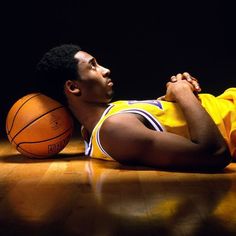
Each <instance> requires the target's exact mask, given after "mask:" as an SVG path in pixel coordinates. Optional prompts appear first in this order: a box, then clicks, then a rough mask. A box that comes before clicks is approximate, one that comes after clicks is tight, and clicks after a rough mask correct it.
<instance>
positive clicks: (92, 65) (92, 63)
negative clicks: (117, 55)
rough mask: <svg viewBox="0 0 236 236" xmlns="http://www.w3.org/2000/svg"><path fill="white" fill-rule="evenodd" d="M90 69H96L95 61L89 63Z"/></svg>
mask: <svg viewBox="0 0 236 236" xmlns="http://www.w3.org/2000/svg"><path fill="white" fill-rule="evenodd" d="M91 67H92V68H93V69H95V68H96V62H95V61H92V62H91Z"/></svg>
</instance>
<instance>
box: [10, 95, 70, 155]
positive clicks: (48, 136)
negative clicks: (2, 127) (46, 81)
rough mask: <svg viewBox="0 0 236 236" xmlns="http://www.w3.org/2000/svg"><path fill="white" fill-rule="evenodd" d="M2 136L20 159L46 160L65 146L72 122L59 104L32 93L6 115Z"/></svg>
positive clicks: (15, 104) (18, 102) (68, 138)
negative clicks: (21, 155)
mask: <svg viewBox="0 0 236 236" xmlns="http://www.w3.org/2000/svg"><path fill="white" fill-rule="evenodd" d="M6 132H7V137H8V139H9V141H10V142H11V143H12V145H13V146H14V147H15V148H16V149H17V150H18V151H19V152H20V153H22V154H23V155H25V156H28V157H32V158H47V157H50V156H53V155H55V154H57V153H59V152H60V151H61V150H62V149H63V148H64V147H65V146H66V145H67V144H68V142H69V140H70V138H71V135H72V132H73V120H72V117H71V115H70V114H69V112H68V111H67V110H66V108H65V107H64V106H63V105H62V104H60V103H59V102H57V101H55V100H54V99H52V98H50V97H47V96H45V95H43V94H41V93H32V94H28V95H26V96H24V97H22V98H21V99H19V100H18V101H16V102H15V103H14V104H13V106H12V107H11V109H10V110H9V112H8V114H7V118H6Z"/></svg>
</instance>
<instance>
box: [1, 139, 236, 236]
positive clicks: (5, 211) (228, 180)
mask: <svg viewBox="0 0 236 236" xmlns="http://www.w3.org/2000/svg"><path fill="white" fill-rule="evenodd" d="M82 153H83V145H82V142H80V141H79V140H74V139H73V140H71V141H70V143H69V145H68V146H67V147H66V148H65V149H64V150H63V151H62V153H61V154H60V155H58V156H57V158H54V159H48V160H33V159H29V158H26V157H23V156H21V155H20V154H18V153H17V152H16V151H15V150H14V149H13V148H12V147H11V145H10V144H9V143H8V141H6V140H5V141H4V140H2V141H1V144H0V235H4V236H5V235H14V236H15V235H17V236H19V235H24V236H26V235H30V236H31V235H32V236H37V235H40V236H41V235H43V236H48V235H50V236H52V235H56V236H58V235H69V236H70V235H72V236H74V235H80V236H81V235H89V236H93V235H95V236H97V235H98V236H108V235H109V236H116V235H145V236H149V235H160V236H164V235H178V236H179V235H236V163H233V164H230V166H229V167H227V168H226V169H225V170H224V171H223V172H221V173H181V172H168V171H161V170H155V169H151V168H142V167H133V168H131V167H128V166H121V165H119V164H118V163H115V162H106V161H98V160H91V159H88V158H85V157H84V156H83V154H82Z"/></svg>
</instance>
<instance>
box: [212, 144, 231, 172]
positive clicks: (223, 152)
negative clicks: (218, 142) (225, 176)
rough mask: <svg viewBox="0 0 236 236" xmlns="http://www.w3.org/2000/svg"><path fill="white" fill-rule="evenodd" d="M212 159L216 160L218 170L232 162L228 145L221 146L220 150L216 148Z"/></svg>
mask: <svg viewBox="0 0 236 236" xmlns="http://www.w3.org/2000/svg"><path fill="white" fill-rule="evenodd" d="M214 159H215V160H216V159H217V161H216V162H215V163H216V168H217V169H219V170H222V169H224V168H225V167H226V166H228V165H229V164H230V163H231V162H232V156H231V154H230V151H229V148H228V147H222V148H221V149H220V150H218V151H217V152H216V153H215V155H214Z"/></svg>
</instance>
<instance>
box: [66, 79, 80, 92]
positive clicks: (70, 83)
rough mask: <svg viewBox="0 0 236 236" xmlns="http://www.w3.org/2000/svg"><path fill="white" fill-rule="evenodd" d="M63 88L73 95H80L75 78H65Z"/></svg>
mask: <svg viewBox="0 0 236 236" xmlns="http://www.w3.org/2000/svg"><path fill="white" fill-rule="evenodd" d="M65 90H66V91H67V92H70V93H73V94H74V95H80V93H81V91H80V89H79V84H78V81H76V80H67V81H66V83H65Z"/></svg>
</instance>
